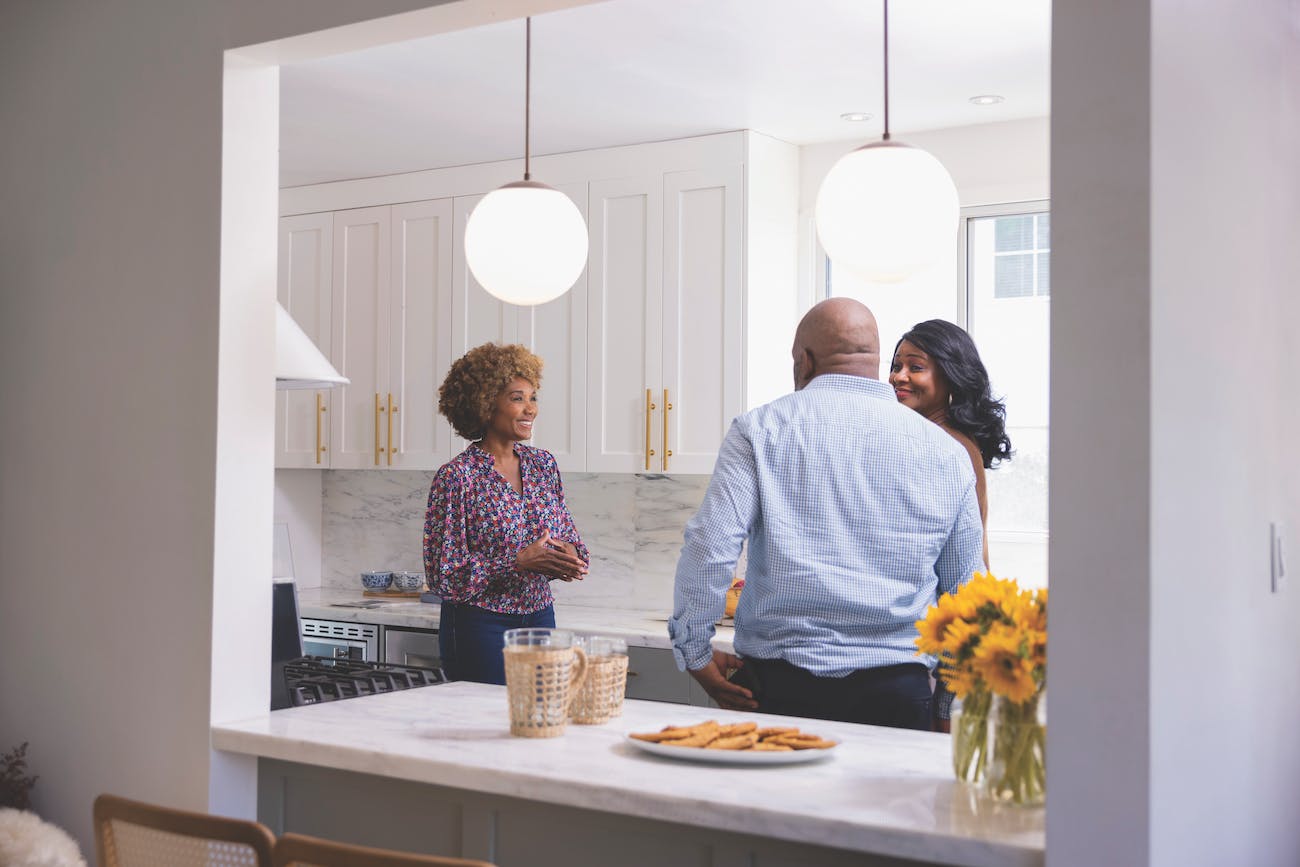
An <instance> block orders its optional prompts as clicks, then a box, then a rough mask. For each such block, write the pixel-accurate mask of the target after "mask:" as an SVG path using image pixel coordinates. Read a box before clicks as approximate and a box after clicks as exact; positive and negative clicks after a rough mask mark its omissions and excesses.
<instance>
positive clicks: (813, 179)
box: [799, 118, 1049, 359]
mask: <svg viewBox="0 0 1300 867" xmlns="http://www.w3.org/2000/svg"><path fill="white" fill-rule="evenodd" d="M879 137H880V136H879V133H878V132H876V133H874V134H873V135H870V136H865V135H864V137H863V138H862V139H861V140H855V141H838V142H825V143H823V144H817V145H805V146H804V147H802V148H800V149H799V150H800V171H799V226H800V230H801V237H800V244H799V251H800V263H799V275H800V284H801V285H800V290H801V292H800V294H801V297H802V298H803V300H804V302H805V307H806V306H807V305H810V304H812V303H814V302H816V301H817V300H819V299H820V298H821V297H822V294H821V292H822V288H821V286H820V285H818V283H819V281H822V280H824V274H822V273H820V272H819V269H818V263H817V261H816V251H817V245H816V242H815V228H814V224H813V206H814V205H815V204H816V202H817V191H818V189H820V188H821V183H822V180H823V179H824V178H825V177H826V173H827V172H829V171H830V169H831V166H833V165H834V164H835V161H836V160H838V159H839V158H840V157H842V156H843V155H844V154H846V153H848V152H849V151H851V150H853V149H854V148H857V147H859V146H860V145H862V144H865V143H867V142H868V141H875V140H877V139H879ZM896 139H897V140H898V141H902V142H905V143H906V144H909V145H913V146H914V147H918V148H923V149H924V150H927V151H929V152H930V153H932V154H934V156H935V157H937V158H938V159H939V161H940V162H942V163H943V165H944V167H945V168H947V169H948V172H949V173H950V174H951V175H952V179H953V183H954V184H956V186H957V197H958V201H959V202H960V203H961V206H962V207H963V208H969V207H974V206H976V205H991V204H1002V203H1005V202H1026V201H1035V200H1040V199H1046V198H1048V156H1049V154H1048V121H1047V118H1030V119H1028V120H1014V121H1006V122H1004V123H990V124H981V125H979V126H966V127H954V128H951V129H941V130H930V131H928V132H918V133H907V132H905V131H904V132H900V133H898V134H897V135H896ZM958 258H959V257H958V249H957V239H956V236H954V237H953V239H952V244H951V245H949V247H948V248H946V252H945V254H944V256H943V257H942V258H941V259H940V260H939V261H938V262H936V263H935V264H934V265H933V266H932V267H930V268H928V269H926V270H925V271H924V272H922V273H919V274H916V275H915V276H913V277H911V278H909V279H908V280H904V281H902V282H901V283H870V282H867V281H863V280H855V279H854V278H852V277H851V276H847V275H836V284H837V285H839V286H841V287H843V286H844V285H846V284H847V285H851V286H854V287H857V288H858V292H857V293H856V296H857V297H859V298H860V299H861V300H862V301H863V302H865V303H866V304H867V306H868V307H870V308H871V310H872V312H873V313H875V314H876V319H877V321H878V322H879V324H880V341H881V345H882V346H883V347H884V348H885V353H886V354H885V358H886V359H887V358H888V353H889V352H890V351H892V350H893V347H894V344H895V343H897V342H898V338H899V337H901V336H902V335H903V333H904V332H906V331H907V329H908V328H911V327H912V326H913V325H915V324H916V323H917V322H921V321H923V320H926V319H933V318H935V317H941V318H943V319H948V320H952V321H955V320H957V319H958V318H959V314H960V312H961V309H960V306H959V305H960V298H959V295H958V291H957V288H958V286H959V285H960V282H959V281H960V269H959V263H958ZM832 267H833V266H832Z"/></svg>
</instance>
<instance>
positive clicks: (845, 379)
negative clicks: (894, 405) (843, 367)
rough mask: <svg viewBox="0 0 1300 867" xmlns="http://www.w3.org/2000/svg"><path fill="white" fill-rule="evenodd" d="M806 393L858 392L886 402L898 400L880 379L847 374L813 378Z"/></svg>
mask: <svg viewBox="0 0 1300 867" xmlns="http://www.w3.org/2000/svg"><path fill="white" fill-rule="evenodd" d="M803 388H804V391H808V390H810V389H814V388H815V389H817V390H819V391H820V390H821V389H833V390H835V391H856V392H858V393H860V394H865V395H869V396H870V397H878V398H882V399H884V400H889V401H896V400H897V399H898V398H897V397H896V396H895V395H894V389H893V388H892V387H890V385H889V384H888V383H884V382H881V381H880V380H878V379H869V378H867V377H865V376H851V375H849V374H847V373H823V374H821V375H820V376H815V377H813V380H812V382H810V383H808V384H807V385H805V386H804V387H803Z"/></svg>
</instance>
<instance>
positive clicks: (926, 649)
mask: <svg viewBox="0 0 1300 867" xmlns="http://www.w3.org/2000/svg"><path fill="white" fill-rule="evenodd" d="M960 608H961V606H959V605H958V604H957V600H956V598H955V597H954V596H952V595H949V594H945V595H944V596H941V597H940V598H939V603H938V604H937V605H931V606H930V607H929V609H927V610H926V612H925V619H923V620H918V621H916V631H917V632H918V633H919V636H918V637H917V639H916V652H917V653H929V654H938V653H939V652H940V651H941V650H943V635H944V632H945V631H947V629H948V627H949V626H950V625H951V624H952V623H953V622H955V621H956V620H958V619H959V618H960V617H961V613H960Z"/></svg>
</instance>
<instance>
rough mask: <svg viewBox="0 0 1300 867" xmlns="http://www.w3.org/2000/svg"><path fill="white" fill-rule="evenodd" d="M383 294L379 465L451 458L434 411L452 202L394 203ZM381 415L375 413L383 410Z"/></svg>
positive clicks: (443, 357)
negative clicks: (384, 361) (384, 362)
mask: <svg viewBox="0 0 1300 867" xmlns="http://www.w3.org/2000/svg"><path fill="white" fill-rule="evenodd" d="M392 251H393V255H392V262H393V265H392V272H391V275H390V280H391V291H390V292H389V301H388V329H387V333H386V334H385V335H383V336H382V338H381V339H382V341H383V342H384V343H385V344H387V347H388V385H387V388H386V389H385V390H383V393H384V394H385V397H386V396H387V394H389V393H391V394H392V396H393V411H391V412H389V413H388V416H387V418H386V419H385V422H386V423H387V424H389V425H391V430H392V434H391V436H389V435H388V433H387V431H385V437H384V441H385V445H386V447H387V449H388V454H387V456H386V458H385V461H384V464H383V465H384V466H386V467H392V468H394V469H408V470H432V469H437V468H438V467H439V466H441V465H442V464H443V463H445V462H446V461H447V459H448V458H450V457H451V426H450V425H449V424H447V420H446V419H444V418H443V417H442V416H441V415H439V414H438V387H439V386H440V385H442V380H443V377H445V376H446V375H447V368H448V367H450V366H451V286H452V264H453V259H454V258H455V257H454V256H453V255H452V201H451V200H450V199H440V200H437V201H432V202H412V203H409V204H405V205H395V206H393V212H392ZM382 415H383V414H382V413H381V416H382Z"/></svg>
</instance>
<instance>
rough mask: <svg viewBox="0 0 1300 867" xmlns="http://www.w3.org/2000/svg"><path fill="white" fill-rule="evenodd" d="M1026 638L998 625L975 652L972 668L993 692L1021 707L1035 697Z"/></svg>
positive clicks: (1034, 684)
mask: <svg viewBox="0 0 1300 867" xmlns="http://www.w3.org/2000/svg"><path fill="white" fill-rule="evenodd" d="M1025 651H1026V648H1025V640H1024V635H1023V634H1021V633H1020V632H1018V631H1016V630H1015V629H1013V628H1012V627H1010V626H1006V625H1004V624H995V625H994V626H992V627H991V628H990V629H989V632H988V634H987V635H985V636H984V638H983V640H982V641H980V644H979V647H977V648H975V655H974V658H973V659H972V661H971V665H972V667H973V668H974V670H975V672H976V673H977V674H978V675H980V677H982V678H983V679H984V682H985V683H987V684H988V685H989V689H991V690H993V692H995V693H997V694H998V695H1004V696H1006V697H1007V699H1008V700H1010V701H1012V702H1014V703H1016V704H1021V703H1023V702H1025V701H1028V700H1029V699H1031V698H1033V697H1034V693H1035V692H1036V691H1037V690H1038V685H1037V684H1036V683H1035V682H1034V663H1033V661H1032V660H1030V659H1029V658H1028V654H1027V653H1026V652H1025Z"/></svg>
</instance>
